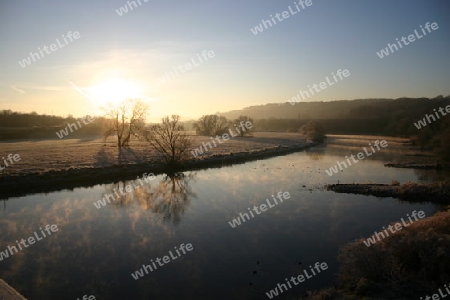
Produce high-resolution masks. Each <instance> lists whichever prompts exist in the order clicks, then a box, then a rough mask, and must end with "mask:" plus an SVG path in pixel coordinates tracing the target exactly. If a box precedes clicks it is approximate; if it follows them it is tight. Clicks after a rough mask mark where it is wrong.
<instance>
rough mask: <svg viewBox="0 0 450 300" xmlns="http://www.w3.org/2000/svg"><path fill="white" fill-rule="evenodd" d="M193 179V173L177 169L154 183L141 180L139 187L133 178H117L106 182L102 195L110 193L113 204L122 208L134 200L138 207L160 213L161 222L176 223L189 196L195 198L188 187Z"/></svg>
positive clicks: (187, 202)
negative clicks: (115, 180) (110, 182)
mask: <svg viewBox="0 0 450 300" xmlns="http://www.w3.org/2000/svg"><path fill="white" fill-rule="evenodd" d="M194 178H195V173H182V172H178V173H173V174H166V175H164V176H163V178H162V179H161V180H160V181H159V183H157V184H155V183H154V181H153V180H149V181H148V183H146V182H144V181H142V182H143V183H144V185H143V186H141V185H140V184H139V181H137V180H134V181H120V182H117V183H114V184H110V185H108V186H107V189H106V193H105V194H112V195H114V199H115V200H114V201H111V204H113V205H116V206H119V207H125V206H130V205H132V204H133V203H136V204H138V205H139V207H141V209H143V210H150V211H152V212H154V213H158V214H162V215H163V219H164V220H165V221H172V222H173V223H175V224H177V223H178V222H179V221H180V219H181V216H182V215H183V214H184V211H185V207H186V205H188V204H189V200H190V197H196V194H195V193H194V192H192V188H191V187H190V186H189V182H190V181H191V180H193V179H194ZM133 183H134V185H135V186H137V188H134V187H133V190H132V191H131V192H129V193H127V192H126V186H127V185H131V186H133ZM120 190H122V191H123V193H121V192H120ZM117 196H118V197H117Z"/></svg>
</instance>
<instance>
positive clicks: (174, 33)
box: [0, 0, 450, 119]
mask: <svg viewBox="0 0 450 300" xmlns="http://www.w3.org/2000/svg"><path fill="white" fill-rule="evenodd" d="M140 1H141V4H142V5H140V6H139V7H137V8H134V9H133V10H132V11H129V12H128V13H125V14H123V15H122V16H119V15H118V14H117V12H116V10H117V9H119V8H120V7H121V6H125V5H127V1H122V0H109V1H105V0H103V1H102V0H96V1H92V0H89V1H88V0H78V1H61V0H59V1H56V0H55V1H43V0H34V1H23V0H1V4H0V25H1V26H0V40H1V47H0V69H1V70H2V72H1V73H0V109H13V110H19V111H25V112H31V111H37V112H38V113H47V114H51V113H52V112H53V113H54V114H58V115H67V114H72V115H75V116H81V115H84V114H93V113H94V112H95V107H96V105H94V104H93V103H91V102H89V101H87V100H86V99H85V98H84V97H83V96H82V95H81V94H80V93H79V92H78V91H77V90H75V88H74V87H73V86H72V85H71V84H70V82H72V83H74V84H75V85H76V86H78V87H79V88H80V89H81V90H82V91H85V92H87V93H89V92H90V91H93V90H95V91H97V94H96V96H98V97H100V96H99V94H102V93H103V95H104V96H109V95H110V94H111V93H112V94H116V95H122V94H121V93H120V92H123V93H126V92H127V91H128V90H133V91H134V90H136V93H138V96H141V97H142V98H145V99H148V100H149V101H151V119H155V118H160V117H161V116H163V115H168V114H174V113H175V114H180V115H181V116H182V117H185V118H191V117H199V116H201V115H203V114H209V113H215V112H217V111H228V110H232V109H240V108H243V107H245V106H250V105H257V104H265V103H269V102H286V101H287V100H288V99H290V98H291V97H293V96H295V95H296V94H297V93H298V91H299V90H306V89H307V86H308V85H312V84H314V83H320V82H321V81H324V79H325V77H326V76H330V75H331V72H336V70H338V69H348V70H349V71H350V74H351V75H350V76H349V77H348V78H345V79H344V80H343V81H340V82H339V83H337V84H335V85H333V86H330V87H328V88H327V89H326V90H324V91H321V92H320V93H317V94H316V95H315V96H313V97H311V98H310V100H311V101H329V100H340V99H355V98H374V97H382V98H398V97H402V96H407V97H421V96H426V97H435V96H437V95H439V94H443V95H448V94H450V84H449V83H450V82H449V79H450V61H449V55H448V53H449V49H450V23H449V22H450V21H449V18H448V16H449V13H450V1H445V0H442V1H412V0H397V1H392V0H389V1H388V0H376V1H375V0H373V1H369V0H344V1H341V0H337V1H324V0H312V5H311V6H309V7H307V8H306V9H304V10H302V11H301V12H300V13H297V14H296V15H292V16H290V17H289V18H288V19H285V20H283V21H282V22H278V21H277V23H278V24H276V25H274V26H273V27H271V28H269V29H266V30H264V31H263V32H262V33H260V34H258V35H254V34H253V33H252V32H251V31H250V28H253V27H254V26H257V25H259V24H260V22H261V20H262V19H265V20H267V19H269V15H270V14H273V15H274V14H275V13H277V12H278V13H281V12H283V11H285V10H288V6H291V7H292V8H294V1H290V0H270V1H269V0H264V1H256V0H246V1H242V0H239V1H237V0H231V1H230V0H227V1H215V0H208V1H207V0H189V1H155V0H149V1H148V2H146V3H145V2H144V0H140ZM136 2H137V0H136ZM426 22H436V23H438V26H439V29H438V30H435V31H432V32H431V33H429V34H428V35H426V36H424V37H423V38H421V39H420V40H416V41H415V42H413V43H411V44H410V45H408V46H403V48H402V49H399V50H398V51H396V52H394V53H392V54H390V55H389V56H387V57H385V58H383V59H380V58H379V57H378V56H377V55H376V52H377V51H380V50H381V49H382V48H385V47H386V46H387V43H394V42H395V38H401V37H402V36H407V35H409V34H412V33H413V32H414V30H415V29H417V30H420V25H425V23H426ZM69 31H72V32H74V31H78V32H79V33H80V35H81V37H80V38H79V39H77V40H74V41H73V42H69V44H67V45H65V46H64V47H63V48H60V49H58V50H56V51H55V52H52V53H50V54H46V55H45V56H44V57H43V58H41V59H39V60H37V61H36V62H32V63H31V64H30V65H29V66H27V67H25V68H22V67H21V66H20V65H19V63H18V62H19V61H22V60H23V59H25V58H26V57H27V56H29V54H30V52H38V49H37V48H38V47H41V48H42V47H43V46H44V45H47V46H50V45H51V44H52V43H55V41H56V39H57V38H60V41H61V42H62V39H61V35H63V34H64V35H66V34H67V32H69ZM419 32H420V31H419ZM203 50H212V51H214V54H215V57H214V58H210V59H209V60H208V61H207V62H204V63H203V64H200V65H199V66H197V67H194V68H193V69H192V70H190V71H187V72H186V73H184V74H180V75H179V76H178V77H176V78H175V79H173V80H170V81H168V82H167V83H164V84H161V85H160V86H155V85H154V81H155V80H156V79H157V78H159V77H161V76H164V73H165V72H169V71H173V70H172V67H173V66H178V65H180V64H183V65H184V64H186V63H188V62H189V61H190V60H191V58H194V59H197V53H201V52H202V51H203ZM112 78H115V80H116V81H113V82H116V83H117V84H115V83H113V84H112V85H111V80H112ZM108 82H109V83H110V84H109V86H108ZM127 84H128V85H131V86H134V87H130V88H127ZM99 86H100V87H102V88H99ZM114 86H116V87H117V88H118V89H119V90H117V89H115V88H114ZM118 86H119V87H118ZM107 87H111V89H110V93H109V94H108V93H107V92H106V91H105V89H106V88H107ZM89 89H91V90H89ZM120 89H121V90H120ZM130 96H135V95H130ZM102 101H104V100H100V99H99V100H98V103H97V104H101V103H102Z"/></svg>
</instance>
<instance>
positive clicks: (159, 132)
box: [143, 115, 192, 167]
mask: <svg viewBox="0 0 450 300" xmlns="http://www.w3.org/2000/svg"><path fill="white" fill-rule="evenodd" d="M179 121H180V116H178V115H172V116H171V118H170V119H169V117H164V118H163V119H162V123H161V124H156V125H152V126H150V128H148V129H147V130H145V132H144V134H143V138H144V140H146V141H147V142H148V143H149V144H150V145H152V146H153V147H154V148H155V150H156V151H157V152H158V153H159V154H161V156H162V157H163V159H164V162H165V163H166V164H167V165H169V166H173V167H175V166H178V165H180V164H181V163H183V162H184V161H185V160H186V159H187V158H188V149H189V148H190V147H191V145H192V141H191V139H190V138H189V137H188V136H187V134H186V131H185V130H184V127H183V126H182V125H180V124H179Z"/></svg>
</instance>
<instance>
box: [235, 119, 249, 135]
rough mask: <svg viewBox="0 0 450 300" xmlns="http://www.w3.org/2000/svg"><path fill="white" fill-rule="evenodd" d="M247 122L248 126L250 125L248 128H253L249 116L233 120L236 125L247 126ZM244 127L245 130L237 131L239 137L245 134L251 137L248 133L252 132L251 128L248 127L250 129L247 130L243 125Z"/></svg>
mask: <svg viewBox="0 0 450 300" xmlns="http://www.w3.org/2000/svg"><path fill="white" fill-rule="evenodd" d="M247 122H250V124H251V125H250V126H253V119H252V118H250V117H249V116H239V118H237V119H236V120H234V123H235V124H238V125H240V124H247ZM235 126H236V125H235ZM245 126H246V129H245V130H240V131H239V136H241V137H242V136H244V135H246V134H248V135H251V133H250V131H251V130H252V128H251V127H250V126H249V127H250V128H248V127H247V125H245Z"/></svg>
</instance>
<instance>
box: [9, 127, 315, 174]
mask: <svg viewBox="0 0 450 300" xmlns="http://www.w3.org/2000/svg"><path fill="white" fill-rule="evenodd" d="M192 139H193V148H197V147H200V146H201V145H202V142H210V141H211V139H210V138H209V137H206V136H192ZM299 144H303V145H304V144H306V140H305V138H304V137H303V136H301V135H299V134H295V133H270V132H267V133H255V134H254V137H253V138H251V137H243V138H240V137H235V138H232V139H230V140H228V141H225V142H224V143H223V144H220V145H218V146H217V147H215V148H213V149H211V150H209V151H208V152H207V154H206V155H205V157H208V156H212V155H217V154H230V153H237V152H248V153H251V152H252V151H257V150H262V149H273V148H277V147H278V146H280V145H281V146H294V145H299ZM9 153H12V154H16V153H17V154H19V155H20V157H21V160H20V161H19V162H17V163H15V164H14V165H12V166H11V167H8V168H6V169H4V170H3V171H2V172H0V174H4V175H12V174H27V173H34V172H48V171H51V170H53V171H59V170H67V169H70V168H72V169H78V168H93V167H108V166H114V165H127V164H136V163H145V162H152V163H154V162H158V161H159V157H158V155H157V154H156V152H155V151H154V149H152V148H151V147H149V146H148V144H146V143H143V142H139V141H132V143H131V146H130V147H129V148H124V149H123V150H121V151H120V150H119V149H118V148H117V146H116V142H115V141H114V140H112V139H110V140H108V141H106V142H103V141H102V139H99V138H96V139H63V140H29V141H10V142H2V143H1V155H2V156H5V155H8V154H9ZM2 165H3V164H2Z"/></svg>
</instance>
